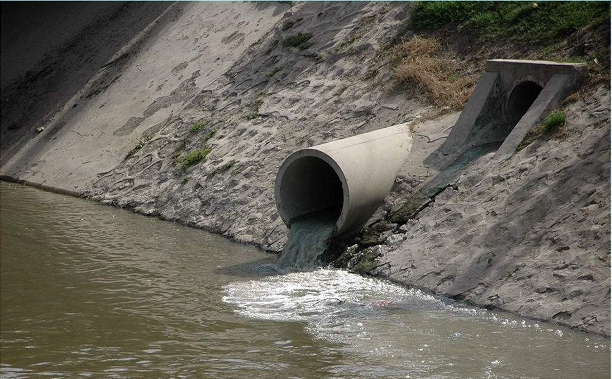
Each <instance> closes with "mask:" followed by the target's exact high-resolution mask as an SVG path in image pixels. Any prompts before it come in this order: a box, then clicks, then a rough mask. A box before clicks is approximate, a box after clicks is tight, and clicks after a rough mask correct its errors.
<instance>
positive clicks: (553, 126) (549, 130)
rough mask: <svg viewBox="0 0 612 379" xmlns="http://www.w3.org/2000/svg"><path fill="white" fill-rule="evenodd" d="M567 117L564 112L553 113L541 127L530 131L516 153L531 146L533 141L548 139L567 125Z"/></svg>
mask: <svg viewBox="0 0 612 379" xmlns="http://www.w3.org/2000/svg"><path fill="white" fill-rule="evenodd" d="M565 120H566V116H565V113H563V112H552V113H550V114H549V115H548V116H546V118H545V119H544V122H542V123H541V124H540V125H538V126H536V127H534V128H533V129H531V130H529V132H528V133H527V135H525V138H523V140H522V141H521V143H520V144H519V145H518V146H517V147H516V151H521V150H523V149H524V148H526V147H527V146H529V145H530V144H531V143H532V142H533V141H535V140H538V139H540V138H545V139H548V138H550V136H551V135H552V134H554V133H555V132H556V131H557V130H559V129H560V128H561V127H562V126H563V125H565Z"/></svg>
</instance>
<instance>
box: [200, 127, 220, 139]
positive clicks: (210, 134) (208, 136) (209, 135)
mask: <svg viewBox="0 0 612 379" xmlns="http://www.w3.org/2000/svg"><path fill="white" fill-rule="evenodd" d="M215 134H217V128H213V129H211V130H209V131H208V132H207V133H206V134H204V135H203V136H202V142H208V141H209V140H210V139H211V138H213V137H214V136H215Z"/></svg>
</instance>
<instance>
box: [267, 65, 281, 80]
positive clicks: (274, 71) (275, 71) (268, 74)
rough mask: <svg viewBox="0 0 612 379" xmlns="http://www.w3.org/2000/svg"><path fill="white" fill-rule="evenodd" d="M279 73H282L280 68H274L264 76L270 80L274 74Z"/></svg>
mask: <svg viewBox="0 0 612 379" xmlns="http://www.w3.org/2000/svg"><path fill="white" fill-rule="evenodd" d="M279 71H282V68H280V67H274V68H273V69H272V70H270V71H268V72H267V73H266V75H267V76H268V77H270V78H271V77H273V76H274V74H276V73H277V72H279Z"/></svg>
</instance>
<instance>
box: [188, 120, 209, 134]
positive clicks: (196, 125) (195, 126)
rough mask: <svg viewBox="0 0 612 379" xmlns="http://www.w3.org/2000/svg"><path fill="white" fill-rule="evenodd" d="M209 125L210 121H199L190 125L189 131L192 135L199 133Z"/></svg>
mask: <svg viewBox="0 0 612 379" xmlns="http://www.w3.org/2000/svg"><path fill="white" fill-rule="evenodd" d="M206 125H208V121H198V122H194V123H193V124H191V125H189V131H190V132H192V133H195V132H199V131H200V130H201V129H202V128H203V127H205V126H206Z"/></svg>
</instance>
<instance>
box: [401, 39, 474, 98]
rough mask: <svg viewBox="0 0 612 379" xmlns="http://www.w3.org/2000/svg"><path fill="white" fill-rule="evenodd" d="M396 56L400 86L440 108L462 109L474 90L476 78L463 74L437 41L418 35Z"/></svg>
mask: <svg viewBox="0 0 612 379" xmlns="http://www.w3.org/2000/svg"><path fill="white" fill-rule="evenodd" d="M392 56H393V60H394V61H395V62H397V66H396V67H395V69H394V70H393V76H394V78H395V80H396V81H397V82H398V84H401V85H407V86H410V87H411V88H414V89H416V92H417V94H421V95H424V96H425V97H427V98H428V99H429V100H430V101H432V102H433V103H434V104H436V105H437V106H440V107H450V108H451V109H461V108H462V107H463V106H464V105H465V103H466V102H467V100H468V98H469V97H470V94H471V93H472V90H473V89H474V85H475V81H474V79H473V78H472V77H469V76H465V75H462V74H461V70H460V67H459V64H458V63H457V62H456V61H454V60H453V59H452V57H451V56H450V54H448V53H446V52H444V51H443V49H442V45H441V44H440V42H438V41H437V40H435V39H433V38H424V37H420V36H414V37H413V38H412V39H410V40H409V41H406V42H402V43H400V44H398V45H396V46H395V47H394V49H393V51H392Z"/></svg>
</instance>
